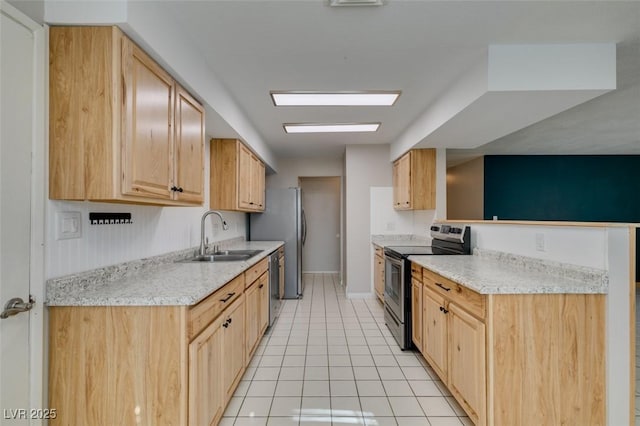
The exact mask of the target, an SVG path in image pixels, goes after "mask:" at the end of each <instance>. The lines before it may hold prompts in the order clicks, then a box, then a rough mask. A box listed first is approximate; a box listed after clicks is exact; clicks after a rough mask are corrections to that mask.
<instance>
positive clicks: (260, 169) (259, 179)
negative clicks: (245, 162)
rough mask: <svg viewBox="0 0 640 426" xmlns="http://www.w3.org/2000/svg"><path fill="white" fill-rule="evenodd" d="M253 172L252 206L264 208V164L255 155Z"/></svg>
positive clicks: (257, 208)
mask: <svg viewBox="0 0 640 426" xmlns="http://www.w3.org/2000/svg"><path fill="white" fill-rule="evenodd" d="M252 164H253V170H252V171H253V173H252V177H251V198H252V201H253V205H252V207H253V208H254V209H256V210H260V211H263V210H264V178H265V176H264V174H265V170H264V164H263V163H262V161H260V160H259V159H258V158H257V157H253V163H252Z"/></svg>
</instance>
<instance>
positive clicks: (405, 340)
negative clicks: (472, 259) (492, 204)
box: [384, 224, 471, 350]
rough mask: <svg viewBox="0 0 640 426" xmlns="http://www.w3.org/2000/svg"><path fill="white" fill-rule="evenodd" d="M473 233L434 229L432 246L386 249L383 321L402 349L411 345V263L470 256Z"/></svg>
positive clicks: (459, 228) (452, 228) (457, 228)
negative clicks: (419, 258)
mask: <svg viewBox="0 0 640 426" xmlns="http://www.w3.org/2000/svg"><path fill="white" fill-rule="evenodd" d="M470 236H471V231H470V229H469V227H468V226H467V225H457V224H456V225H443V224H438V225H433V226H432V227H431V238H432V239H433V241H432V242H431V245H430V246H387V247H385V249H384V256H385V269H384V270H385V280H384V319H385V322H386V324H387V327H389V330H391V333H392V334H393V336H394V337H395V339H396V341H397V342H398V345H400V348H401V349H403V350H404V349H410V348H411V347H412V342H411V262H410V261H409V259H408V257H409V256H412V255H427V256H428V255H468V254H471V244H470Z"/></svg>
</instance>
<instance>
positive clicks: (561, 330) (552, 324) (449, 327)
mask: <svg viewBox="0 0 640 426" xmlns="http://www.w3.org/2000/svg"><path fill="white" fill-rule="evenodd" d="M415 266H416V265H413V267H415ZM414 280H415V278H414ZM413 284H415V285H412V290H413V289H414V288H416V286H417V283H415V282H414V283H413ZM422 286H423V289H422V319H421V320H420V317H419V316H413V318H412V326H413V327H416V324H415V321H420V322H421V324H418V325H417V327H416V328H415V329H416V330H417V329H418V328H420V327H421V329H422V334H423V335H422V347H421V352H422V354H423V356H424V357H425V359H426V360H427V362H428V363H429V364H430V365H431V367H432V368H433V370H434V371H435V372H436V373H437V374H438V376H440V378H441V379H442V381H443V383H444V384H445V385H446V386H447V387H448V388H449V390H450V391H451V394H452V395H453V396H454V398H455V399H456V400H457V401H458V402H459V403H460V406H461V407H462V408H463V409H464V410H465V412H466V413H467V414H468V416H469V418H470V419H471V420H472V421H473V422H474V423H475V424H476V425H482V426H484V425H491V426H501V425H561V424H567V425H568V424H575V425H587V424H588V425H604V424H605V423H606V421H605V406H606V386H605V383H606V373H605V358H604V357H605V355H604V354H605V328H604V327H605V302H606V296H605V295H602V294H489V295H483V294H478V293H476V292H474V291H472V290H470V289H469V288H467V287H464V286H461V285H460V284H458V283H455V282H453V281H451V280H448V279H446V278H444V277H442V276H440V275H438V274H435V273H433V272H432V271H429V270H427V269H424V270H423V274H422ZM413 297H414V295H412V300H414V299H413ZM414 303H415V302H414ZM413 306H415V304H414V305H413ZM414 341H415V337H414Z"/></svg>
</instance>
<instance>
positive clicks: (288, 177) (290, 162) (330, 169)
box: [266, 157, 344, 188]
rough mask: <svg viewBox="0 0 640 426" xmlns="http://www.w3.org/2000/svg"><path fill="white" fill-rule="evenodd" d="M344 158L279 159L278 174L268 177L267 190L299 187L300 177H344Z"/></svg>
mask: <svg viewBox="0 0 640 426" xmlns="http://www.w3.org/2000/svg"><path fill="white" fill-rule="evenodd" d="M343 162H344V160H343V159H342V158H331V157H328V158H317V157H313V158H278V173H277V174H271V175H268V176H267V180H266V185H267V188H289V187H292V186H298V178H299V177H319V176H342V175H343V173H342V166H343Z"/></svg>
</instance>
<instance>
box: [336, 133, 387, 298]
mask: <svg viewBox="0 0 640 426" xmlns="http://www.w3.org/2000/svg"><path fill="white" fill-rule="evenodd" d="M345 170H346V171H345V179H346V185H345V199H346V206H345V207H346V226H345V232H346V246H347V247H346V259H347V264H348V265H347V269H346V286H347V288H346V290H347V295H348V296H350V297H365V296H369V295H371V294H372V289H371V252H370V250H371V237H370V231H371V226H370V221H371V216H370V206H371V200H370V198H371V187H377V186H390V185H391V183H392V182H391V175H392V167H391V162H390V161H389V145H347V147H346V153H345Z"/></svg>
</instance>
